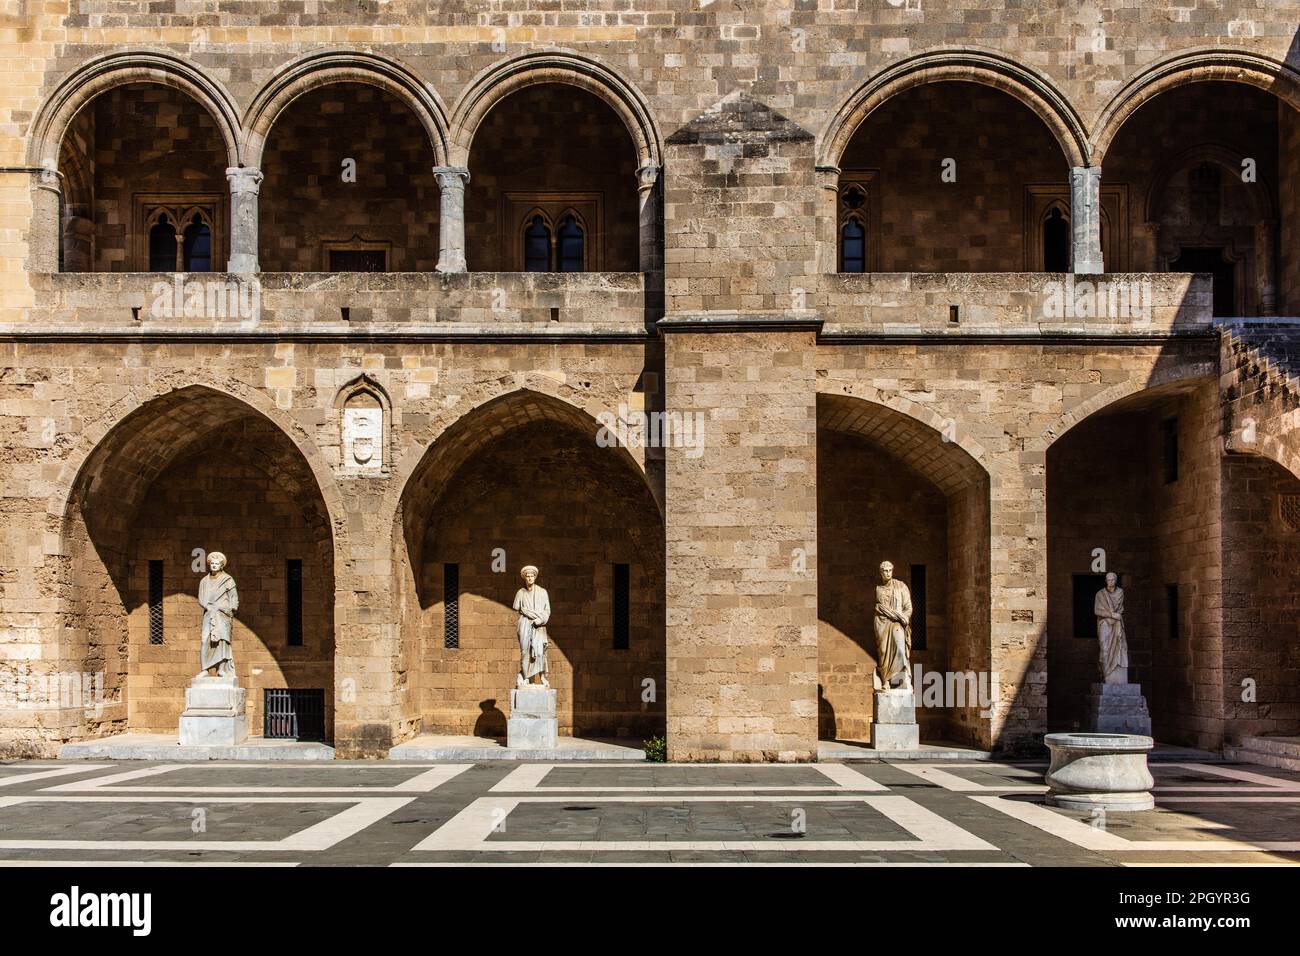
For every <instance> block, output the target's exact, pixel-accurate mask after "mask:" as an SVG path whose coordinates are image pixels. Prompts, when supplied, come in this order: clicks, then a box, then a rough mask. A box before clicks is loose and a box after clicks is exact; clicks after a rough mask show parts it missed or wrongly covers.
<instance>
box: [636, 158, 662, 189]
mask: <svg viewBox="0 0 1300 956" xmlns="http://www.w3.org/2000/svg"><path fill="white" fill-rule="evenodd" d="M660 169H661V167H660V166H658V165H657V164H655V163H646V164H645V165H644V166H642V167H641V168H640V169H638V170H637V171H636V188H637V191H638V192H645V191H646V190H648V189H654V188H655V183H657V182H658V181H659V171H660Z"/></svg>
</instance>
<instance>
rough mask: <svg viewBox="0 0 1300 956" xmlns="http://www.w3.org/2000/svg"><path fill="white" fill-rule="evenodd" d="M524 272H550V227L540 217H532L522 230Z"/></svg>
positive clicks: (543, 218)
mask: <svg viewBox="0 0 1300 956" xmlns="http://www.w3.org/2000/svg"><path fill="white" fill-rule="evenodd" d="M524 271H525V272H550V271H551V227H550V226H549V225H548V224H547V222H546V219H545V217H543V216H541V215H536V216H533V218H532V221H530V222H529V223H528V228H527V229H525V230H524Z"/></svg>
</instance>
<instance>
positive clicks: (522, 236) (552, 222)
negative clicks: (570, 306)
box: [501, 190, 603, 272]
mask: <svg viewBox="0 0 1300 956" xmlns="http://www.w3.org/2000/svg"><path fill="white" fill-rule="evenodd" d="M602 210H603V197H602V194H601V193H596V192H591V193H579V192H548V191H541V190H539V191H535V192H508V193H506V194H505V195H504V196H503V198H502V210H501V215H502V222H504V223H505V224H506V227H507V228H506V230H505V232H504V233H503V235H504V237H505V239H506V240H507V244H506V246H505V247H504V248H503V250H502V254H503V255H502V258H503V261H504V262H505V264H506V268H509V269H514V270H516V271H519V272H599V271H600V268H601V242H602V240H601V235H602V232H601V225H600V224H601V222H602V221H603V220H602V218H601V217H602V215H603V212H602Z"/></svg>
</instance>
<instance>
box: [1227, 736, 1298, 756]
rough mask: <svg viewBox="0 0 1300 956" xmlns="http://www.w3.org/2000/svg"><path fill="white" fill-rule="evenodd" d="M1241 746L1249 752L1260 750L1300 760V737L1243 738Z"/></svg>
mask: <svg viewBox="0 0 1300 956" xmlns="http://www.w3.org/2000/svg"><path fill="white" fill-rule="evenodd" d="M1241 746H1242V747H1244V748H1245V749H1247V750H1259V751H1262V752H1263V753H1268V754H1276V755H1278V756H1279V757H1294V758H1296V759H1297V760H1300V737H1243V738H1242V739H1241Z"/></svg>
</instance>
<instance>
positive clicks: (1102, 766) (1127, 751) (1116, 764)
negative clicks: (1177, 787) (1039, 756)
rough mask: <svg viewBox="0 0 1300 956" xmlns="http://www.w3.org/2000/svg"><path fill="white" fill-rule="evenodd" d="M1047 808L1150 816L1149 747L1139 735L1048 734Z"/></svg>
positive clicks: (1152, 782)
mask: <svg viewBox="0 0 1300 956" xmlns="http://www.w3.org/2000/svg"><path fill="white" fill-rule="evenodd" d="M1044 743H1046V744H1047V749H1048V750H1050V751H1051V754H1052V763H1051V766H1050V767H1048V769H1047V786H1048V794H1047V802H1048V804H1049V805H1051V806H1054V807H1063V808H1066V809H1069V810H1094V809H1102V810H1111V811H1119V812H1129V811H1134V810H1151V809H1153V808H1154V807H1155V805H1156V803H1155V798H1154V797H1152V796H1151V788H1152V787H1153V786H1154V785H1155V780H1154V779H1153V778H1152V776H1151V771H1150V770H1149V769H1148V768H1147V754H1148V753H1149V752H1150V751H1151V748H1153V747H1154V746H1155V741H1154V740H1152V739H1151V738H1150V737H1147V736H1144V735H1142V734H1102V733H1074V734H1048V735H1047V737H1046V738H1044Z"/></svg>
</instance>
